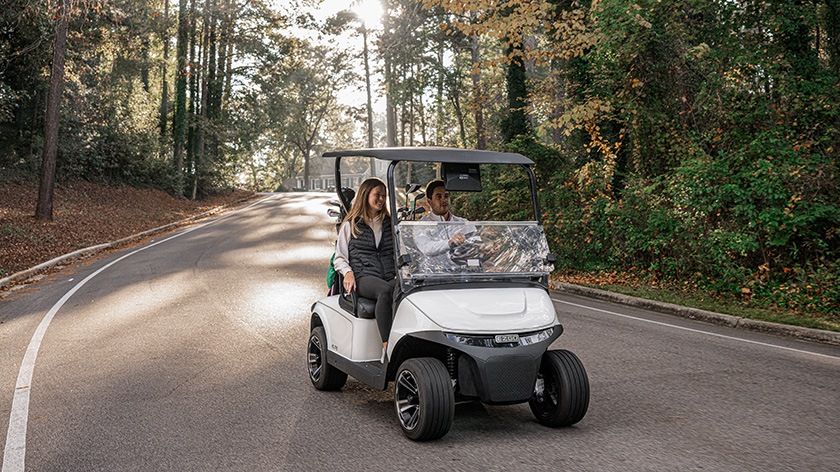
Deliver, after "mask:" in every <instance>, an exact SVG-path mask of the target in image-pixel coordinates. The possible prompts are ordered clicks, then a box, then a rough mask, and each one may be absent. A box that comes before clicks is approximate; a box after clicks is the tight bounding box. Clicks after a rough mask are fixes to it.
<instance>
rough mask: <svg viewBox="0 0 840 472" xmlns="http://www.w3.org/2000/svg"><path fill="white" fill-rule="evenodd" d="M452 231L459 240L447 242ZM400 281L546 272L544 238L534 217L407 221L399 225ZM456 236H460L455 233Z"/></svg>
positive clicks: (409, 284) (405, 284)
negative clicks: (462, 240) (505, 219)
mask: <svg viewBox="0 0 840 472" xmlns="http://www.w3.org/2000/svg"><path fill="white" fill-rule="evenodd" d="M456 234H463V235H464V238H463V239H464V242H463V243H461V244H450V241H451V240H452V238H453V237H454V236H455V235H456ZM398 238H399V251H400V253H399V257H400V259H399V260H400V262H401V263H402V264H403V265H402V267H401V268H400V270H399V277H400V283H401V284H403V289H404V290H407V289H410V288H412V287H413V286H414V285H417V284H420V283H423V284H429V283H449V282H456V281H470V280H497V279H510V278H522V277H529V278H530V277H539V276H542V275H545V274H548V273H550V272H551V271H552V270H553V266H552V265H551V264H549V263H548V262H546V256H547V255H548V253H549V250H548V242H547V241H546V239H545V234H544V233H543V229H542V227H541V226H539V225H538V224H537V223H535V222H486V221H479V222H436V221H406V222H402V223H400V225H399V226H398ZM457 239H460V238H456V240H457Z"/></svg>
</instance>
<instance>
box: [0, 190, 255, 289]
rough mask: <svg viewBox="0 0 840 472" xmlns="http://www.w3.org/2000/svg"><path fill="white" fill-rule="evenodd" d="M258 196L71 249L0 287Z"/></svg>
mask: <svg viewBox="0 0 840 472" xmlns="http://www.w3.org/2000/svg"><path fill="white" fill-rule="evenodd" d="M259 196H260V195H259V194H256V193H255V194H253V195H251V196H250V197H245V198H240V199H239V200H236V201H234V202H230V203H226V204H224V205H222V206H218V207H216V208H213V209H212V210H207V211H205V212H204V213H200V214H198V215H195V216H191V217H189V218H186V219H183V220H179V221H175V222H173V223H169V224H165V225H163V226H159V227H157V228H154V229H150V230H147V231H143V232H142V233H137V234H132V235H131V236H127V237H125V238H122V239H118V240H116V241H112V242H110V243H103V244H97V245H96V246H91V247H86V248H83V249H79V250H78V251H73V252H70V253H67V254H64V255H62V256H58V257H56V258H54V259H50V260H48V261H47V262H44V263H41V264H38V265H36V266H35V267H32V268H29V269H25V270H22V271H20V272H15V273H14V274H12V275H10V276H8V277H5V278H3V279H0V289H2V288H3V287H5V286H7V285H10V284H12V283H14V282H20V281H21V280H26V279H28V278H29V277H32V276H33V275H35V274H37V273H38V272H41V271H42V270H45V269H49V268H50V267H53V266H55V265H57V264H60V263H62V262H65V261H69V260H71V259H75V258H78V257H81V256H85V255H88V254H92V253H96V252H100V251H104V250H106V249H109V248H112V247H115V246H119V245H121V244H125V243H127V242H129V241H132V240H135V239H139V238H144V237H146V236H151V235H153V234H156V233H160V232H163V231H166V230H169V229H172V228H176V227H178V226H183V225H185V224H187V223H190V222H192V221H195V220H199V219H201V218H205V217H207V216H210V215H213V214H215V213H218V212H219V211H221V210H223V209H225V208H228V207H230V206H233V205H238V204H240V203H242V202H246V201H248V200H251V199H254V198H257V197H259Z"/></svg>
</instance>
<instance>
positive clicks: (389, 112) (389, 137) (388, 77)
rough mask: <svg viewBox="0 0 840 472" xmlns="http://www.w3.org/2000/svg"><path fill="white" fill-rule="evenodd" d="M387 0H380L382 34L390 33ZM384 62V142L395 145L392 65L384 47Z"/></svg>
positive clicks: (395, 126) (389, 145) (388, 53)
mask: <svg viewBox="0 0 840 472" xmlns="http://www.w3.org/2000/svg"><path fill="white" fill-rule="evenodd" d="M388 7H389V5H388V0H382V13H383V15H382V30H383V34H384V35H389V34H390V33H391V12H390V9H389V8H388ZM382 55H383V60H384V62H385V64H384V66H385V144H386V145H387V146H388V147H393V146H396V145H397V113H396V110H395V109H394V100H393V85H394V80H393V70H392V69H393V65H392V64H391V52H390V51H389V50H388V49H387V48H385V49H384V51H383V54H382Z"/></svg>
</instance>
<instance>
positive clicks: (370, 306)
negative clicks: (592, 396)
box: [307, 148, 589, 440]
mask: <svg viewBox="0 0 840 472" xmlns="http://www.w3.org/2000/svg"><path fill="white" fill-rule="evenodd" d="M323 156H324V157H330V158H335V169H336V176H335V181H336V184H337V185H336V188H337V193H338V197H339V202H340V207H341V208H340V214H339V215H338V216H339V217H343V216H344V215H345V214H346V212H347V210H348V209H349V208H350V204H351V201H352V199H353V196H354V192H353V191H352V190H351V189H347V188H342V183H343V181H342V164H341V162H342V159H352V158H356V159H358V158H363V159H364V160H365V161H367V160H369V159H370V158H373V159H382V160H386V161H390V165H389V166H388V172H387V181H386V184H387V186H388V198H389V204H390V208H391V214H392V218H391V222H390V223H391V225H392V233H393V235H394V252H395V258H396V261H395V263H396V267H397V279H398V281H397V284H396V289H395V293H394V305H393V310H394V311H393V313H394V320H393V327H392V329H391V333H390V338H389V343H388V349H387V352H386V353H385V355H384V356H383V355H382V342H381V340H380V337H379V332H378V330H377V325H376V321H375V320H374V319H373V313H374V302H373V301H372V300H367V299H364V298H359V297H356V296H355V293H345V292H344V291H343V289H340V290H341V293H339V294H338V295H333V296H329V297H326V298H323V299H321V300H319V301H318V302H316V303H315V304H313V305H312V318H311V328H310V329H311V332H310V333H311V334H310V336H309V344H308V349H307V351H308V359H307V363H308V369H309V378H310V380H311V381H312V384H313V385H314V386H315V388H317V389H319V390H335V389H339V388H341V387H342V386H343V385H344V383H345V382H346V380H347V375H351V376H353V377H355V378H356V379H358V380H359V381H361V382H364V383H365V384H367V385H370V386H371V387H373V388H375V389H378V390H385V389H386V388H387V387H388V383H389V382H391V381H393V382H394V405H395V409H396V414H397V418H398V419H399V423H400V426H401V428H402V430H403V432H404V433H405V435H406V436H408V437H409V438H410V439H413V440H429V439H436V438H440V437H442V436H443V435H445V434H446V433H447V432H448V431H449V429H450V427H451V425H452V421H453V417H454V411H455V403H456V402H458V401H481V402H483V403H487V404H514V403H524V402H528V403H529V404H530V407H531V410H532V411H533V413H534V415H535V416H536V418H537V420H538V421H539V422H540V423H542V424H544V425H547V426H552V427H558V426H568V425H572V424H575V423H577V422H578V421H580V420H581V419H582V418H583V417H584V415H585V414H586V410H587V408H588V406H589V380H588V377H587V375H586V371H585V369H584V368H583V364H582V363H581V362H580V360H579V359H578V358H577V356H575V355H574V354H573V353H571V352H569V351H567V350H548V347H549V345H551V343H552V342H554V341H555V340H556V339H557V338H558V337H559V336H560V334H562V332H563V327H562V325H561V324H560V323H559V321H558V319H557V316H556V314H555V311H554V306H553V304H552V302H551V299H550V298H549V294H548V274H549V273H550V272H551V270H552V269H553V265H552V264H553V262H554V260H555V259H554V255H553V254H549V250H548V243H547V242H546V238H545V235H544V233H543V229H542V226H541V224H540V210H539V204H538V201H537V192H536V189H537V187H536V178H535V176H534V172H533V170H532V168H531V166H532V165H533V164H534V163H533V161H531V160H530V159H528V158H526V157H524V156H522V155H520V154H513V153H498V152H490V151H473V150H464V149H453V148H383V149H361V150H352V151H336V152H327V153H325V154H324V155H323ZM400 166H407V170H401V169H400ZM487 166H495V167H494V168H497V167H498V166H506V167H509V166H513V167H514V169H512V170H514V171H516V172H520V173H524V175H525V177H524V178H523V179H522V183H523V185H522V186H521V188H519V189H518V192H519V193H520V194H522V195H526V194H528V193H529V194H530V198H529V200H530V201H529V202H527V206H530V207H531V208H527V209H526V210H527V211H528V212H529V213H530V212H531V211H532V212H533V219H532V220H530V221H470V222H468V223H463V222H462V223H450V222H429V221H418V219H419V217H418V216H417V214H418V213H421V212H422V211H423V210H422V209H420V208H414V205H415V204H416V202H417V198H415V199H414V201H413V202H412V201H411V199H410V197H411V193H412V191H414V192H416V191H417V190H419V188H420V186H419V185H412V184H408V185H406V186H405V191H404V192H403V187H402V185H398V182H397V181H398V180H399V179H401V178H402V179H405V178H406V175H408V176H409V177H408V178H411V177H410V176H411V175H412V172H413V174H414V175H415V176H416V175H419V174H420V173H422V172H421V171H422V170H423V169H426V170H427V175H429V173H428V170H429V169H432V172H434V174H432V175H431V178H435V177H436V176H440V178H442V179H444V181H445V188H446V189H447V190H448V191H451V192H465V191H472V192H475V191H481V188H482V186H481V177H480V176H481V169H482V168H484V167H487ZM525 182H527V183H525ZM354 183H355V182H354ZM524 187H529V190H530V191H529V192H528V190H526V189H525V188H524ZM398 193H399V195H398ZM398 198H404V199H405V200H404V201H405V203H406V205H405V206H400V207H398V206H397V202H398ZM454 212H455V213H456V214H457V213H458V210H457V208H455V209H454ZM454 232H461V233H463V234H464V235H465V236H466V238H467V241H466V242H465V243H464V244H462V245H460V246H454V247H453V248H452V249H451V250H447V251H446V252H442V253H440V250H439V249H438V250H437V251H435V250H433V249H431V248H433V247H437V248H440V244H441V243H440V242H441V241H448V240H449V238H450V237H451V235H453V234H454ZM447 249H448V245H447ZM341 286H342V284H341V281H340V280H339V282H338V287H339V288H340V287H341Z"/></svg>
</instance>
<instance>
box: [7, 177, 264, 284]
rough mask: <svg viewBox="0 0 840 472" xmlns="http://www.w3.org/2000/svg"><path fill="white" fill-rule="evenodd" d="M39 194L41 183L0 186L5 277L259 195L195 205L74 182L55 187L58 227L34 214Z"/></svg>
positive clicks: (233, 194) (227, 194) (220, 197)
mask: <svg viewBox="0 0 840 472" xmlns="http://www.w3.org/2000/svg"><path fill="white" fill-rule="evenodd" d="M37 194H38V184H37V182H27V183H14V182H5V183H2V184H0V278H3V277H6V276H9V275H11V274H13V273H15V272H18V271H20V270H24V269H28V268H30V267H33V266H35V265H38V264H40V263H42V262H46V261H48V260H50V259H52V258H55V257H58V256H60V255H62V254H66V253H69V252H72V251H75V250H77V249H81V248H85V247H89V246H94V245H97V244H102V243H106V242H110V241H115V240H118V239H121V238H124V237H126V236H131V235H132V234H136V233H139V232H142V231H146V230H149V229H152V228H157V227H159V226H163V225H165V224H168V223H172V222H175V221H179V220H183V219H185V218H189V217H191V216H194V215H198V214H200V213H203V212H205V211H208V210H211V209H213V208H215V207H218V206H221V205H224V204H227V203H231V202H234V201H237V200H241V199H243V198H246V197H248V196H250V195H253V192H250V191H246V190H224V191H220V192H218V193H216V194H214V195H211V196H209V197H207V198H206V199H204V200H199V201H190V200H178V199H176V198H173V197H171V196H169V195H168V194H166V193H164V192H162V191H160V190H155V189H136V188H131V187H106V186H102V185H97V184H93V183H90V182H84V181H76V182H69V183H65V184H63V185H61V186H59V187H57V188H56V189H55V197H54V200H53V222H52V223H45V222H42V221H39V220H37V219H35V217H34V216H33V215H34V214H35V205H36V202H37Z"/></svg>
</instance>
